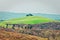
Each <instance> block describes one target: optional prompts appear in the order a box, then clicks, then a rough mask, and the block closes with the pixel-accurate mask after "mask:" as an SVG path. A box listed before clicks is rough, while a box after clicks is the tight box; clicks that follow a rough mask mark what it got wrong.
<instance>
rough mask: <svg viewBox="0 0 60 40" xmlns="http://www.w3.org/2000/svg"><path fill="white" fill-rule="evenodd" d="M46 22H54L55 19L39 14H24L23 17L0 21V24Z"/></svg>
mask: <svg viewBox="0 0 60 40" xmlns="http://www.w3.org/2000/svg"><path fill="white" fill-rule="evenodd" d="M46 22H55V20H52V19H49V18H45V17H39V16H26V17H23V18H15V19H10V20H6V21H3V22H2V23H0V26H5V24H39V23H46Z"/></svg>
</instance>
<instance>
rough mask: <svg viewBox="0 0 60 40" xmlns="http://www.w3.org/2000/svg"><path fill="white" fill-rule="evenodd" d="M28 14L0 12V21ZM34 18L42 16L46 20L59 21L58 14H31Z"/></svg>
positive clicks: (59, 16) (59, 15)
mask: <svg viewBox="0 0 60 40" xmlns="http://www.w3.org/2000/svg"><path fill="white" fill-rule="evenodd" d="M27 14H29V13H14V12H0V20H8V19H13V18H22V17H25V16H26V15H27ZM31 14H33V15H34V16H42V17H46V18H51V19H54V20H60V14H52V13H51V14H48V13H47V14H46V13H31Z"/></svg>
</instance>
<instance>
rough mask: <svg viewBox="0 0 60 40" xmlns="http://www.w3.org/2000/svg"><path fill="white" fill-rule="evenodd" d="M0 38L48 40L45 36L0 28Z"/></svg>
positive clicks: (9, 39)
mask: <svg viewBox="0 0 60 40" xmlns="http://www.w3.org/2000/svg"><path fill="white" fill-rule="evenodd" d="M0 40H48V39H47V38H42V37H37V36H31V35H26V34H20V33H16V32H7V31H4V29H3V30H0Z"/></svg>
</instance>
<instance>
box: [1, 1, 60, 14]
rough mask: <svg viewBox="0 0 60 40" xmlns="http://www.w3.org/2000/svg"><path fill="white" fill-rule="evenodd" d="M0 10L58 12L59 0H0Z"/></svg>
mask: <svg viewBox="0 0 60 40" xmlns="http://www.w3.org/2000/svg"><path fill="white" fill-rule="evenodd" d="M0 11H7V12H20V13H58V14H59V13H60V0H0Z"/></svg>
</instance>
